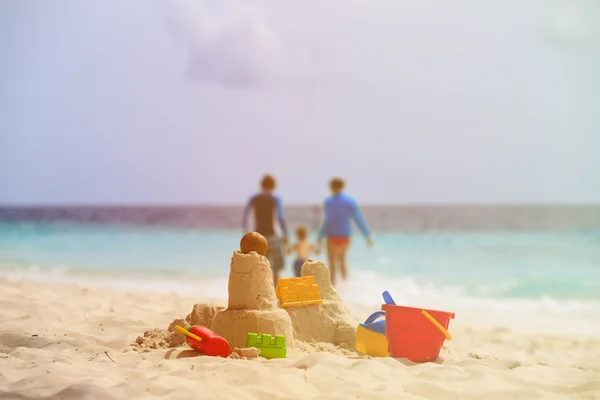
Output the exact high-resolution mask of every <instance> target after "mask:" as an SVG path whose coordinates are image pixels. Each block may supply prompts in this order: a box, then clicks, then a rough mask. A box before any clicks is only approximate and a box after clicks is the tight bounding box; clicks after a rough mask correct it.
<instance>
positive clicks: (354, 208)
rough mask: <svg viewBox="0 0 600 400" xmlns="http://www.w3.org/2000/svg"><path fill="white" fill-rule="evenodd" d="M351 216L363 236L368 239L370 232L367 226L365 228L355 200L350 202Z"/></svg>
mask: <svg viewBox="0 0 600 400" xmlns="http://www.w3.org/2000/svg"><path fill="white" fill-rule="evenodd" d="M352 217H353V218H354V221H356V225H357V226H358V229H360V231H361V232H362V234H363V236H364V237H365V238H367V239H370V238H371V233H370V232H369V228H367V224H366V223H365V220H364V219H363V216H362V214H361V212H360V209H359V208H358V203H357V202H356V201H353V202H352Z"/></svg>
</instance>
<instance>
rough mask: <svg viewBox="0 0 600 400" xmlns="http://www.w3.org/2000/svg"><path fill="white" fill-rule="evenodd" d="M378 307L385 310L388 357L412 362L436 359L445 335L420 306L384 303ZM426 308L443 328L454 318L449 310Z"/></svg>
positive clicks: (446, 327)
mask: <svg viewBox="0 0 600 400" xmlns="http://www.w3.org/2000/svg"><path fill="white" fill-rule="evenodd" d="M381 309H382V310H383V311H385V336H386V337H387V341H388V352H389V353H390V357H394V358H407V359H409V360H410V361H413V362H427V361H435V360H437V358H438V357H439V355H440V350H441V349H442V345H443V344H444V340H445V339H446V335H445V334H444V332H442V331H441V330H440V329H439V328H438V327H437V326H435V324H433V323H432V322H431V321H430V320H429V319H427V317H425V315H423V314H422V313H421V310H423V309H422V308H413V307H404V306H395V305H392V304H384V305H382V306H381ZM425 311H427V312H428V313H429V314H430V315H431V316H432V317H433V318H434V319H435V320H437V321H438V322H439V323H440V325H442V326H443V327H444V329H446V330H448V324H450V319H454V313H451V312H446V311H436V310H425Z"/></svg>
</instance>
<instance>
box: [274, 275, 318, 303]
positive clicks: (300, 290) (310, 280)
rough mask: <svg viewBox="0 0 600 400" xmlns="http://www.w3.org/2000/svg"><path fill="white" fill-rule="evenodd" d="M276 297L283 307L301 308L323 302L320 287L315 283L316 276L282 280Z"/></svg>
mask: <svg viewBox="0 0 600 400" xmlns="http://www.w3.org/2000/svg"><path fill="white" fill-rule="evenodd" d="M275 295H276V296H277V298H278V299H279V301H280V303H281V307H299V306H308V305H311V304H320V303H322V302H323V298H322V297H321V292H320V291H319V285H317V284H316V283H315V277H314V276H302V277H299V278H281V279H279V282H277V287H276V288H275Z"/></svg>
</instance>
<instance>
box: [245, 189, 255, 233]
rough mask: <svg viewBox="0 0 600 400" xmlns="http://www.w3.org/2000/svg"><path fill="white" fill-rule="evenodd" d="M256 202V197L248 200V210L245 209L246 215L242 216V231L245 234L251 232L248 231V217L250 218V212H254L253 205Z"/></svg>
mask: <svg viewBox="0 0 600 400" xmlns="http://www.w3.org/2000/svg"><path fill="white" fill-rule="evenodd" d="M253 202H254V196H252V197H251V198H250V200H248V203H247V204H246V208H244V214H243V215H242V229H243V230H244V234H245V233H247V232H249V231H250V229H248V217H249V216H250V210H252V203H253Z"/></svg>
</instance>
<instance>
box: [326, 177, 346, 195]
mask: <svg viewBox="0 0 600 400" xmlns="http://www.w3.org/2000/svg"><path fill="white" fill-rule="evenodd" d="M344 185H345V183H344V181H343V180H342V178H333V179H332V180H331V181H329V187H330V188H331V191H332V192H334V193H339V192H341V191H342V189H343V188H344Z"/></svg>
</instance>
